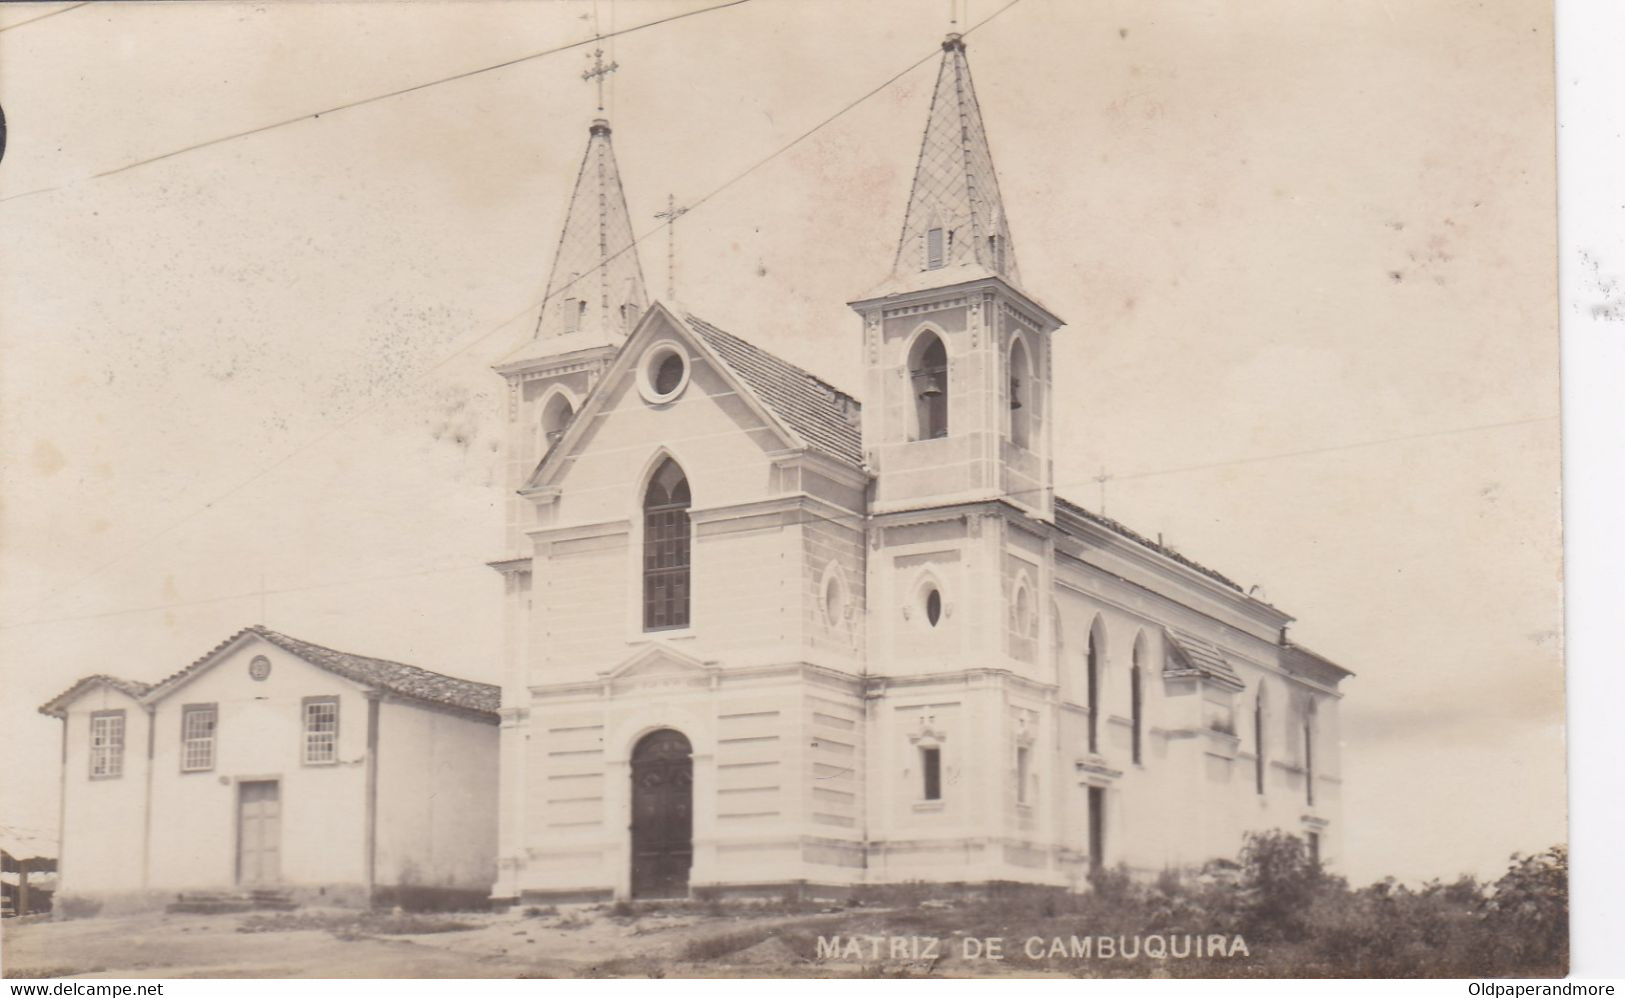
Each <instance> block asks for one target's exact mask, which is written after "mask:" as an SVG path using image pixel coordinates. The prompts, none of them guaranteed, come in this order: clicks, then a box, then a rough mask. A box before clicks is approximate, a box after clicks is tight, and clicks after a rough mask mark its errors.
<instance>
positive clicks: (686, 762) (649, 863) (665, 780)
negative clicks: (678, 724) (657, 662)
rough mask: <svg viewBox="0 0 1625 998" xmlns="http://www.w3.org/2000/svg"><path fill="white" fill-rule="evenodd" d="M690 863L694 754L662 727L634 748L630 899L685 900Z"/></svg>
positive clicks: (685, 742)
mask: <svg viewBox="0 0 1625 998" xmlns="http://www.w3.org/2000/svg"><path fill="white" fill-rule="evenodd" d="M693 862H694V750H693V747H692V746H690V745H689V743H688V739H687V738H684V737H683V735H682V732H679V731H673V730H671V729H670V728H663V729H661V730H660V731H653V732H650V733H649V734H647V735H644V736H643V737H642V738H641V739H639V741H638V744H637V746H636V747H635V748H633V749H632V896H633V897H637V898H670V897H687V896H688V870H689V867H690V866H691V865H693Z"/></svg>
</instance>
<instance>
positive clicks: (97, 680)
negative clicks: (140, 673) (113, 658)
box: [39, 672, 152, 717]
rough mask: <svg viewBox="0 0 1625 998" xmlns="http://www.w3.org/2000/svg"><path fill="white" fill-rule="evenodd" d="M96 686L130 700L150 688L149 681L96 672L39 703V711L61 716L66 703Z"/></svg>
mask: <svg viewBox="0 0 1625 998" xmlns="http://www.w3.org/2000/svg"><path fill="white" fill-rule="evenodd" d="M96 686H106V687H109V688H111V689H115V690H118V691H119V692H120V693H122V694H124V695H125V696H127V697H129V698H130V699H131V700H140V699H141V698H142V697H144V696H146V695H147V691H148V690H150V689H152V684H151V683H143V682H141V681H139V680H135V679H121V678H119V677H118V676H109V675H105V674H103V673H99V672H98V673H96V674H95V675H92V676H86V677H84V678H83V679H81V680H79V681H78V682H77V683H74V684H73V685H72V686H70V687H68V688H67V689H65V690H63V691H62V692H61V693H58V694H57V695H56V696H54V697H52V698H51V699H49V700H47V701H46V702H45V703H43V704H40V707H39V712H40V713H41V714H44V715H46V716H47V717H62V716H64V715H65V714H67V712H68V704H70V703H72V702H73V701H75V700H77V699H78V698H79V696H80V695H81V694H83V693H88V692H89V691H90V690H91V689H92V688H93V687H96Z"/></svg>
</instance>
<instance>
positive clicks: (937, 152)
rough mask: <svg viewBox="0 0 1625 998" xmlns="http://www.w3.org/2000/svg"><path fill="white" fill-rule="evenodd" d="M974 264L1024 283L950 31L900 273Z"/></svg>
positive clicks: (961, 53) (960, 47)
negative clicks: (1018, 272) (1017, 269)
mask: <svg viewBox="0 0 1625 998" xmlns="http://www.w3.org/2000/svg"><path fill="white" fill-rule="evenodd" d="M967 265H973V266H974V265H980V267H982V268H984V269H986V270H987V271H990V272H992V273H995V274H998V275H999V276H1001V277H1003V278H1005V279H1006V280H1008V281H1009V282H1010V283H1012V284H1019V283H1020V280H1019V278H1018V275H1017V271H1016V253H1015V247H1014V246H1012V245H1011V243H1010V227H1009V225H1008V223H1007V222H1006V221H1005V217H1004V202H1003V201H1002V200H1001V199H1000V197H999V178H998V175H997V174H996V173H995V172H994V170H993V154H992V152H990V151H989V149H988V145H987V132H986V131H984V130H983V128H982V112H981V109H980V108H979V107H978V106H977V103H976V90H975V88H974V87H973V86H972V85H971V78H970V64H969V63H968V62H967V61H966V60H965V42H964V39H962V38H961V37H960V36H959V35H958V34H950V35H949V36H948V37H947V39H946V40H945V41H944V42H943V43H942V65H941V67H940V68H939V69H938V70H937V89H936V92H935V93H934V94H932V96H931V113H930V116H929V117H928V118H927V119H926V124H925V139H924V141H923V142H921V143H920V162H919V165H918V166H917V167H915V170H914V188H913V191H912V192H911V193H910V194H909V199H908V215H907V216H906V217H905V218H904V220H903V237H902V239H901V241H900V242H899V243H898V246H897V261H896V263H895V264H894V265H893V267H892V271H893V277H894V278H895V277H903V276H905V275H909V274H915V273H918V272H921V271H926V270H934V269H937V268H938V267H947V268H953V267H964V266H967Z"/></svg>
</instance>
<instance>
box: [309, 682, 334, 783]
mask: <svg viewBox="0 0 1625 998" xmlns="http://www.w3.org/2000/svg"><path fill="white" fill-rule="evenodd" d="M338 761H339V701H338V697H306V698H305V764H306V765H307V766H320V765H326V764H330V763H335V762H338Z"/></svg>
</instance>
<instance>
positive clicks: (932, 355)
mask: <svg viewBox="0 0 1625 998" xmlns="http://www.w3.org/2000/svg"><path fill="white" fill-rule="evenodd" d="M908 368H909V371H908V373H909V387H910V389H911V390H912V391H913V392H914V435H913V437H914V439H915V440H931V439H934V438H936V437H945V436H947V435H948V351H947V349H946V348H944V347H943V345H942V340H940V339H938V338H937V335H936V334H935V333H922V334H920V338H919V339H917V340H915V341H914V348H913V349H912V350H910V351H909V360H908Z"/></svg>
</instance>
